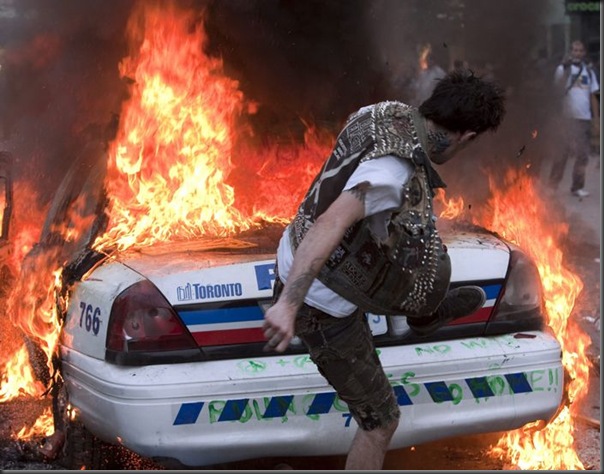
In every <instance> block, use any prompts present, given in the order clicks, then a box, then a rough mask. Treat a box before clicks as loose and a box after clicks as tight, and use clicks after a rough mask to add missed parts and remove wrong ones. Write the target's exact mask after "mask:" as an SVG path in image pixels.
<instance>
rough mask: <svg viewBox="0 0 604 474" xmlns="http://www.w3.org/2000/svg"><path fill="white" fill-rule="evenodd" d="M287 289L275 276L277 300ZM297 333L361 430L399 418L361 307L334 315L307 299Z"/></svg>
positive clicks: (300, 313)
mask: <svg viewBox="0 0 604 474" xmlns="http://www.w3.org/2000/svg"><path fill="white" fill-rule="evenodd" d="M282 289H283V284H282V283H281V281H280V280H279V279H278V278H276V281H275V290H274V301H276V299H277V298H278V297H279V295H280V294H281V291H282ZM295 332H296V336H298V337H299V338H300V339H301V340H302V342H304V344H305V345H306V347H307V348H308V351H309V353H310V358H311V359H312V361H313V362H314V363H315V364H316V365H317V367H318V369H319V372H320V373H321V375H323V377H325V379H327V381H328V382H329V383H330V385H331V386H332V387H333V388H334V389H335V390H336V392H337V394H338V396H339V397H340V399H341V400H343V401H344V402H346V404H347V405H348V408H349V409H350V413H351V415H352V416H353V417H354V419H355V420H356V422H357V423H358V425H359V427H360V428H361V429H363V430H366V431H371V430H373V429H375V428H379V427H386V426H387V425H389V424H390V423H392V422H393V421H395V420H397V419H398V418H399V417H400V410H399V407H398V404H397V401H396V397H395V395H394V391H393V389H392V386H391V385H390V382H389V381H388V378H387V377H386V374H385V373H384V369H383V368H382V364H381V363H380V359H379V357H378V356H377V353H376V351H375V347H374V345H373V339H372V335H371V330H370V329H369V324H368V323H367V318H366V317H365V316H364V315H363V313H362V312H360V311H357V312H355V313H354V314H352V315H350V316H348V317H345V318H335V317H333V316H330V315H329V314H327V313H324V312H323V311H320V310H318V309H316V308H313V307H312V306H309V305H307V304H303V305H302V307H301V308H300V311H299V312H298V316H297V318H296V327H295Z"/></svg>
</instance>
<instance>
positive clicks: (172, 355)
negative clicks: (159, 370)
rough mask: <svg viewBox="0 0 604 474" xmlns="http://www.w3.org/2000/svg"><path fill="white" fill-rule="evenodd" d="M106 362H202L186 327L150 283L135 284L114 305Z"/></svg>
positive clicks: (108, 335)
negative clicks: (195, 360) (198, 360)
mask: <svg viewBox="0 0 604 474" xmlns="http://www.w3.org/2000/svg"><path fill="white" fill-rule="evenodd" d="M106 347H107V359H108V360H109V361H112V362H116V363H120V364H136V365H140V364H143V363H162V362H179V361H185V360H191V358H194V359H199V356H200V349H199V348H198V347H197V345H196V344H195V341H194V340H193V337H192V336H191V334H190V333H189V331H188V329H187V328H186V326H185V325H184V324H183V323H182V322H181V321H180V318H179V317H178V315H177V314H176V312H175V311H174V309H173V308H172V306H171V305H170V303H169V302H168V301H167V300H166V298H165V297H164V296H163V295H162V294H161V292H160V291H159V290H158V289H157V288H156V287H155V286H154V285H153V284H152V283H151V282H149V281H147V280H143V281H140V282H138V283H135V284H134V285H132V286H131V287H129V288H128V289H126V290H125V291H123V292H122V293H121V294H120V295H119V296H118V297H117V298H116V299H115V301H114V302H113V307H112V308H111V315H110V317H109V325H108V330H107V346H106Z"/></svg>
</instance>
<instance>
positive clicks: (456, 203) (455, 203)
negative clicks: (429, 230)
mask: <svg viewBox="0 0 604 474" xmlns="http://www.w3.org/2000/svg"><path fill="white" fill-rule="evenodd" d="M434 200H435V204H440V205H441V207H442V208H443V209H442V211H441V212H440V214H439V217H441V218H443V219H451V220H452V219H457V218H460V217H461V216H462V215H463V213H464V201H463V197H461V196H459V197H452V198H451V199H447V198H446V197H445V190H444V189H443V188H437V190H436V195H435V196H434Z"/></svg>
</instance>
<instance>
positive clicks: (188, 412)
mask: <svg viewBox="0 0 604 474" xmlns="http://www.w3.org/2000/svg"><path fill="white" fill-rule="evenodd" d="M202 408H203V402H194V403H183V404H182V405H181V407H180V410H178V414H177V415H176V418H175V419H174V424H175V425H190V424H193V423H195V422H196V421H197V417H198V416H199V414H200V413H201V409H202Z"/></svg>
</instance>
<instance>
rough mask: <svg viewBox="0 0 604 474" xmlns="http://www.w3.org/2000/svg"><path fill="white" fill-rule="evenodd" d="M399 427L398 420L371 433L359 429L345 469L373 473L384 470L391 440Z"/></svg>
mask: <svg viewBox="0 0 604 474" xmlns="http://www.w3.org/2000/svg"><path fill="white" fill-rule="evenodd" d="M397 427H398V420H396V421H393V422H392V423H390V424H389V425H387V426H385V427H382V428H375V429H373V430H371V431H365V430H362V429H361V428H357V432H356V434H355V435H354V439H353V440H352V445H351V446H350V450H349V451H348V457H347V458H346V467H345V469H352V470H371V471H373V470H377V469H382V467H383V465H384V458H385V457H386V452H387V451H388V446H389V445H390V440H391V439H392V435H393V434H394V432H395V431H396V428H397Z"/></svg>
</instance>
